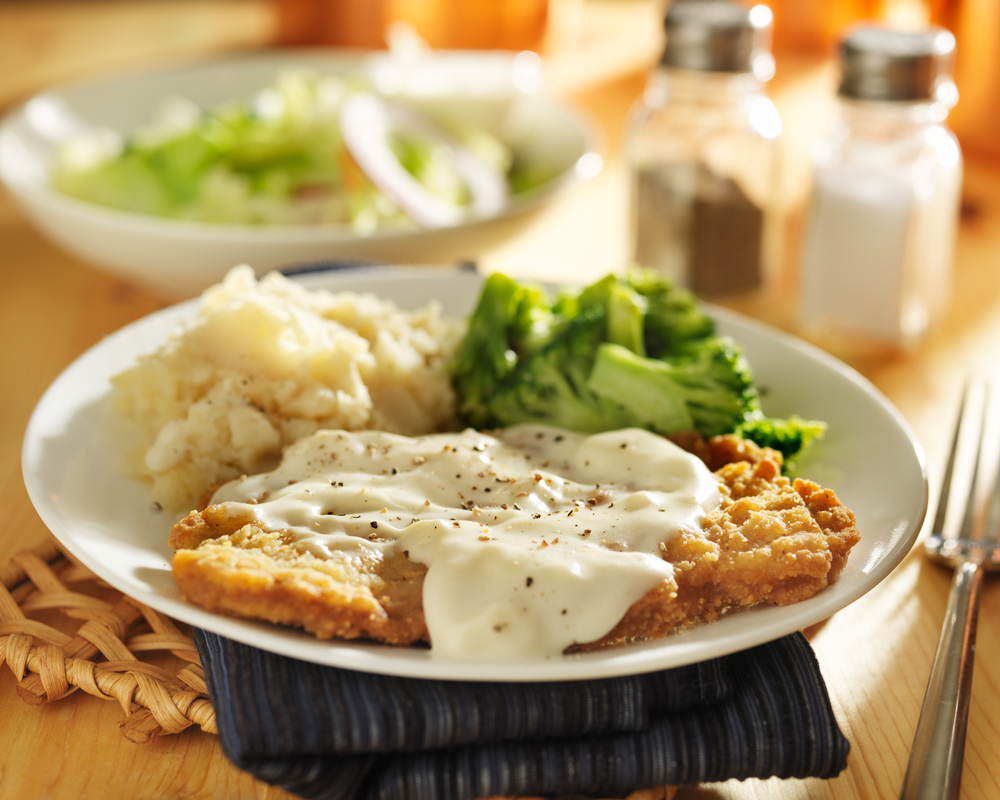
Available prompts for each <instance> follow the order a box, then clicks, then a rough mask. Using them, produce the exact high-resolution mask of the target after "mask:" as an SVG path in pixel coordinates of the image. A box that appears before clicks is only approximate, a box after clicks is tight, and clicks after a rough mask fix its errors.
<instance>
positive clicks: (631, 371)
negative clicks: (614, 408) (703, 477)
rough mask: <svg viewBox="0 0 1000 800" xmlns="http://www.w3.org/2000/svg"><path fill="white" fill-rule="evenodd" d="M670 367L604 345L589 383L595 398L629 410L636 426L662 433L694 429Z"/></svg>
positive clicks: (621, 349) (599, 349)
mask: <svg viewBox="0 0 1000 800" xmlns="http://www.w3.org/2000/svg"><path fill="white" fill-rule="evenodd" d="M671 372H672V370H671V368H670V366H669V365H667V364H664V363H663V362H661V361H653V360H651V359H648V358H643V357H642V356H639V355H636V354H635V353H633V352H631V351H630V350H628V349H626V348H624V347H622V346H621V345H617V344H602V345H601V346H600V347H599V348H598V349H597V357H596V358H595V359H594V366H593V369H592V370H591V372H590V377H589V379H588V380H587V388H588V389H590V391H592V392H594V394H596V395H598V396H600V397H603V398H605V399H607V400H610V401H612V402H615V403H618V404H619V405H622V406H624V407H625V408H626V409H628V411H629V412H631V414H632V415H633V416H634V418H635V424H637V425H640V426H642V427H648V428H651V429H653V430H655V431H659V432H660V433H674V432H676V431H689V430H693V429H694V418H693V417H692V415H691V413H690V411H689V410H688V407H687V404H686V403H685V401H684V398H683V394H682V392H681V389H680V387H679V386H678V385H677V383H676V381H675V380H674V378H673V377H672V375H671Z"/></svg>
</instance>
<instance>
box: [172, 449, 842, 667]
mask: <svg viewBox="0 0 1000 800" xmlns="http://www.w3.org/2000/svg"><path fill="white" fill-rule="evenodd" d="M679 444H682V446H684V447H686V448H687V449H689V450H691V451H692V452H695V453H696V454H697V455H699V456H700V457H701V458H702V459H703V460H705V462H706V463H707V464H708V465H709V466H710V467H712V468H713V469H715V472H716V475H718V477H719V478H720V480H721V482H722V486H723V500H722V503H721V504H720V505H719V507H718V508H717V509H716V510H715V511H713V512H712V513H710V514H709V515H708V516H707V518H706V520H705V524H704V526H703V529H702V530H701V531H698V532H689V533H681V534H680V535H678V536H676V537H674V538H672V539H671V540H670V541H668V542H667V543H666V551H665V552H664V558H665V559H666V560H667V561H669V562H671V564H673V566H674V570H675V574H674V580H673V581H669V580H668V581H664V582H663V583H662V584H661V585H659V586H657V587H656V588H654V589H653V590H651V591H649V592H647V593H646V595H644V596H643V597H642V598H641V599H640V600H639V601H638V602H636V603H635V604H633V605H632V607H631V608H629V610H628V611H627V612H626V614H625V616H624V617H623V618H622V620H621V621H620V622H619V623H618V625H616V626H615V628H614V629H613V630H612V631H611V632H610V633H608V634H607V635H606V636H604V637H603V638H601V639H600V640H598V641H596V642H591V643H586V644H581V645H578V646H575V647H574V648H573V649H584V650H586V649H592V648H596V647H602V646H607V645H612V644H617V643H620V642H623V641H629V640H633V639H644V638H655V637H660V636H664V635H666V634H668V633H670V632H671V631H674V630H676V629H678V628H682V627H685V626H687V625H690V624H693V623H695V622H699V621H700V622H712V621H713V620H716V619H718V617H719V616H720V615H721V614H723V613H725V612H727V611H729V610H732V609H736V608H742V607H747V606H752V605H756V604H758V603H770V604H772V605H788V604H790V603H795V602H798V601H800V600H805V599H807V598H809V597H812V596H813V595H815V594H816V593H817V592H820V591H822V590H823V589H824V588H825V587H826V586H828V585H829V584H831V583H833V582H834V581H835V580H836V579H837V577H838V576H839V575H840V573H841V571H842V570H843V568H844V565H845V564H846V562H847V557H848V554H849V553H850V551H851V548H852V547H853V546H854V545H855V544H856V543H857V542H858V540H859V538H860V537H859V533H858V530H857V528H856V527H855V519H854V514H853V513H852V512H851V511H850V510H849V509H847V508H845V507H844V506H843V505H842V504H841V503H840V501H839V500H838V498H837V496H836V494H835V493H834V492H832V491H831V490H828V489H822V488H820V487H819V486H817V485H816V484H815V483H813V482H811V481H807V480H800V479H796V480H794V481H792V480H789V479H788V478H787V477H784V476H783V475H781V466H782V464H781V456H780V454H779V453H776V452H775V451H773V450H768V449H762V448H760V447H757V446H756V445H755V444H753V443H752V442H746V441H743V440H741V439H738V438H737V437H734V436H722V437H716V438H714V439H712V440H710V441H708V442H705V441H703V440H700V439H692V438H688V439H686V440H684V441H682V442H679ZM170 545H171V547H172V548H173V549H174V550H175V555H174V559H173V574H174V578H175V580H176V582H177V585H178V586H179V587H180V590H181V592H182V594H183V595H184V596H185V597H186V598H187V599H188V600H190V601H191V602H193V603H196V604H197V605H200V606H202V607H204V608H207V609H209V610H211V611H218V612H222V613H225V614H231V615H235V616H240V617H246V618H250V619H260V620H266V621H268V622H274V623H278V624H282V625H293V626H297V627H301V628H304V629H305V630H307V631H310V632H311V633H313V634H315V635H316V636H318V637H319V638H321V639H329V638H334V637H336V638H341V639H356V638H368V639H375V640H378V641H381V642H386V643H388V644H394V645H408V644H413V643H415V642H421V641H423V642H426V641H428V634H427V626H426V623H425V621H424V614H423V604H422V590H423V580H424V575H425V574H426V572H427V568H426V567H425V566H424V565H422V564H419V563H416V562H412V561H410V560H409V559H408V558H406V557H405V554H396V555H392V556H389V557H385V558H382V557H381V556H380V555H378V554H377V553H376V554H373V553H368V552H365V553H363V554H360V555H359V554H352V556H351V557H346V556H345V557H335V558H326V557H324V558H318V557H316V556H313V555H312V554H310V553H308V552H301V551H299V550H298V549H296V548H295V547H294V546H293V545H292V544H291V543H290V539H289V538H287V537H285V536H283V534H282V533H281V532H274V531H265V530H262V529H260V528H259V527H257V526H255V525H254V524H252V523H250V522H249V520H247V519H239V518H238V517H230V516H228V515H227V514H226V512H225V510H224V509H223V508H221V507H219V506H208V507H207V508H205V509H204V510H203V511H198V512H192V513H191V514H190V515H189V516H188V517H187V518H185V519H184V520H182V521H181V522H179V523H178V524H177V525H176V526H175V527H174V530H173V532H172V533H171V537H170Z"/></svg>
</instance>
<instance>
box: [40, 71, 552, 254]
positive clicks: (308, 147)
mask: <svg viewBox="0 0 1000 800" xmlns="http://www.w3.org/2000/svg"><path fill="white" fill-rule="evenodd" d="M544 172H545V171H544V170H539V169H538V168H537V166H535V167H533V168H530V169H526V168H524V167H522V165H519V164H518V159H517V157H516V154H515V153H514V152H513V151H512V150H511V148H510V147H508V146H507V145H506V144H505V143H504V142H502V141H501V140H500V139H499V138H497V137H496V136H494V135H492V134H491V133H490V132H488V131H486V130H483V129H480V128H472V127H469V126H460V125H458V124H456V123H455V122H453V121H451V122H444V121H442V120H436V119H432V118H431V117H430V116H429V115H427V114H425V113H423V112H421V111H420V110H418V109H417V108H416V107H415V106H412V105H408V104H405V103H404V102H403V101H401V100H395V99H393V100H390V99H387V98H384V97H381V96H379V95H377V94H376V93H374V92H372V91H371V90H370V88H369V86H368V84H367V82H366V80H365V79H364V78H362V77H361V76H332V75H319V74H315V73H312V72H307V71H303V70H289V71H285V72H282V73H280V74H278V75H277V77H276V79H275V80H274V81H273V82H272V84H271V85H269V86H267V87H265V88H264V89H262V90H260V91H259V92H257V93H256V94H255V95H253V96H252V97H250V98H244V99H234V100H232V101H230V102H228V103H225V104H223V105H220V106H219V107H216V108H212V109H208V110H205V109H202V108H200V107H198V106H197V105H195V104H194V103H193V102H191V101H190V100H187V99H185V98H181V97H172V98H167V99H166V100H164V102H163V104H162V106H161V109H160V111H159V113H158V114H157V116H156V118H155V119H153V120H152V121H151V122H150V123H149V124H148V125H146V126H144V127H142V128H140V129H138V130H135V131H132V132H130V133H129V134H126V135H121V134H118V133H117V132H113V131H109V130H103V129H102V130H89V131H87V132H86V133H83V134H80V135H77V136H75V137H73V138H72V139H70V140H68V141H67V142H66V143H64V144H63V145H62V146H61V147H60V148H59V150H58V152H57V154H56V159H55V164H54V168H53V171H52V177H51V183H52V186H53V187H54V188H56V189H57V190H59V191H61V192H63V193H65V194H67V195H71V196H73V197H76V198H79V199H81V200H85V201H88V202H92V203H97V204H100V205H103V206H108V207H111V208H116V209H121V210H125V211H131V212H136V213H139V214H146V215H151V216H156V217H164V218H171V219H184V220H197V221H201V222H210V223H227V224H240V225H302V224H333V225H349V226H350V227H351V228H352V229H353V232H354V233H355V234H356V235H360V236H364V235H370V234H372V233H374V232H375V231H376V230H378V229H380V228H382V227H384V226H396V227H404V228H405V227H410V228H413V227H425V228H432V227H442V226H447V225H451V224H457V223H459V222H461V221H462V220H463V219H464V218H465V217H468V216H490V215H493V214H496V213H499V212H500V211H501V210H502V209H503V207H504V205H505V204H506V203H507V201H508V198H509V196H510V195H512V194H517V193H519V192H524V191H527V190H529V189H531V188H534V187H535V186H538V185H539V184H541V183H543V182H545V181H546V180H547V179H549V178H551V177H552V176H551V175H548V174H544Z"/></svg>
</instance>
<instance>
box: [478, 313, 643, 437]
mask: <svg viewBox="0 0 1000 800" xmlns="http://www.w3.org/2000/svg"><path fill="white" fill-rule="evenodd" d="M606 316H607V315H606V312H605V310H604V309H603V308H600V307H594V308H591V309H588V310H587V311H585V312H583V313H582V314H580V315H579V316H576V317H574V318H573V319H572V320H570V321H569V322H568V324H567V325H566V326H565V327H563V328H562V330H561V331H560V332H559V333H558V335H556V337H555V338H554V339H553V340H552V341H551V342H549V343H548V344H547V345H546V346H545V347H544V348H542V349H541V350H539V351H538V352H536V353H534V354H533V355H532V356H531V357H530V358H526V359H524V360H523V361H521V363H520V364H519V365H518V367H517V369H516V370H514V371H513V372H511V373H510V374H509V375H508V377H507V379H506V380H504V381H501V382H500V383H499V384H498V385H497V386H496V387H495V389H494V391H493V393H492V395H491V397H490V402H489V404H488V407H487V408H486V409H483V410H482V411H483V412H484V413H483V415H482V416H479V415H478V414H476V415H471V414H470V415H469V421H470V423H472V424H475V422H474V421H475V420H476V419H479V420H481V421H482V423H483V425H484V426H485V427H505V426H508V425H516V424H518V423H520V422H542V423H546V424H549V425H555V426H559V427H562V428H567V429H569V430H575V431H582V432H586V433H597V432H599V431H604V430H612V429H615V428H626V427H630V426H631V425H634V424H635V423H634V421H633V420H632V418H631V417H630V416H629V414H628V413H627V411H626V410H625V409H624V408H622V407H621V406H620V405H618V404H617V403H615V402H613V401H608V400H605V399H604V398H602V397H600V396H599V395H597V394H595V393H594V392H592V391H590V390H589V389H588V387H587V382H588V379H589V376H590V373H591V365H592V364H593V363H594V355H595V353H596V352H597V351H598V348H600V347H601V346H602V342H603V341H604V337H605V332H606V329H607V319H606Z"/></svg>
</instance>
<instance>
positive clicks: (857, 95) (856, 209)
mask: <svg viewBox="0 0 1000 800" xmlns="http://www.w3.org/2000/svg"><path fill="white" fill-rule="evenodd" d="M954 50H955V37H954V36H952V34H951V33H949V32H948V31H946V30H944V29H942V28H932V29H929V30H925V31H919V32H913V31H898V30H891V29H887V28H880V27H876V26H864V27H861V28H857V29H855V30H854V31H853V32H851V33H849V34H848V35H847V36H846V37H845V38H844V39H843V41H842V43H841V48H840V60H841V67H842V78H841V83H840V89H839V91H838V95H839V103H838V105H839V119H838V121H837V123H836V124H835V126H834V128H833V129H832V130H831V131H830V132H829V134H828V135H827V136H826V137H825V138H824V139H822V140H821V141H820V142H819V143H818V145H817V147H816V148H815V153H814V168H815V175H814V186H813V191H812V197H811V200H810V207H809V213H808V221H807V225H806V234H805V240H804V245H803V250H802V262H801V274H800V281H799V285H800V296H799V300H800V305H799V316H800V320H801V322H802V325H803V327H804V329H805V330H806V331H807V332H809V333H812V334H813V335H814V336H820V337H829V336H833V337H840V338H841V339H843V338H844V337H847V338H848V339H849V340H858V339H860V340H862V341H868V342H874V343H878V344H887V345H889V346H893V347H908V346H911V345H913V344H916V343H917V342H918V341H919V340H920V338H921V337H922V335H923V334H924V333H925V331H926V330H927V328H928V326H929V325H930V324H931V323H932V322H933V320H934V318H935V317H937V316H938V315H940V314H941V312H942V311H943V310H944V309H945V307H946V306H947V304H948V300H949V296H950V275H951V260H952V255H953V250H954V242H955V232H956V227H957V222H958V212H959V202H960V194H961V183H962V154H961V150H960V148H959V144H958V140H957V139H956V138H955V136H954V134H953V133H952V132H951V131H950V130H949V129H948V128H947V127H946V120H947V117H948V112H949V110H950V109H951V108H952V106H953V105H954V104H955V102H956V100H957V99H958V93H957V91H956V89H955V84H954V82H953V81H952V78H951V66H952V61H953V56H954Z"/></svg>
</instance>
